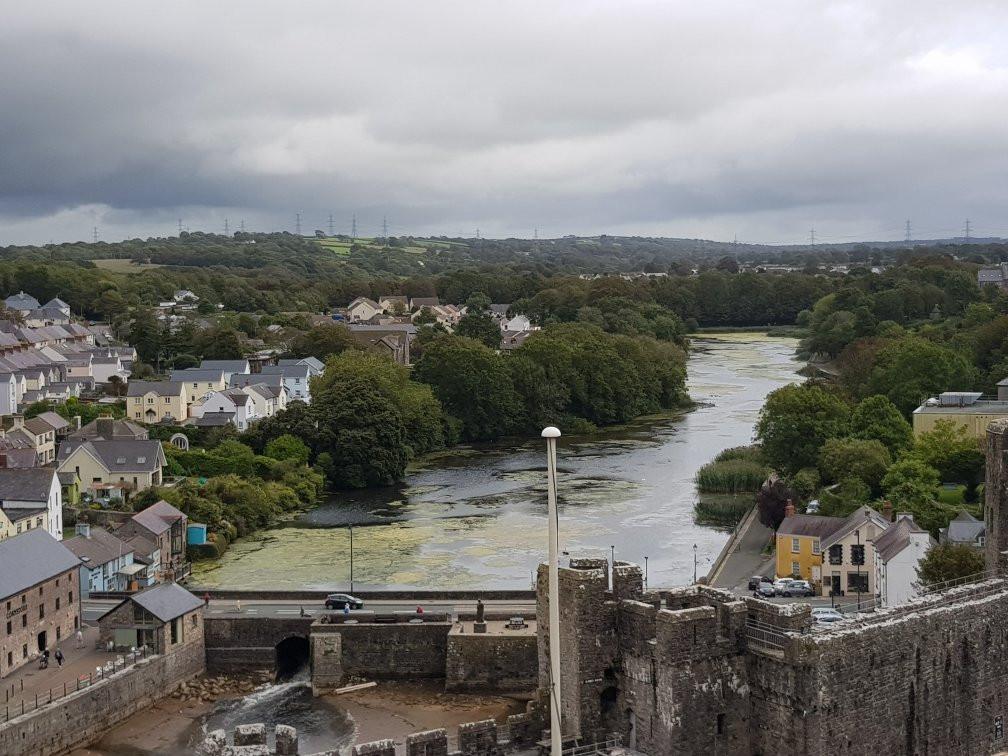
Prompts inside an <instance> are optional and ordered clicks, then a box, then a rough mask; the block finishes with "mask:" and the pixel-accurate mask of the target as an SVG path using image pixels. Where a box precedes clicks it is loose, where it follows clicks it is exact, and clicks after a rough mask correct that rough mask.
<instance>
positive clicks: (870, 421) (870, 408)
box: [850, 394, 913, 458]
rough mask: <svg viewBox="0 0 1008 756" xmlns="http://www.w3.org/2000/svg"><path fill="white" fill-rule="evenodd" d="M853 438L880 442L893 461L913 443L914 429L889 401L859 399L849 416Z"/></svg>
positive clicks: (878, 396)
mask: <svg viewBox="0 0 1008 756" xmlns="http://www.w3.org/2000/svg"><path fill="white" fill-rule="evenodd" d="M850 434H851V437H852V438H860V439H865V440H875V441H878V442H880V443H881V444H882V445H883V446H884V447H885V448H886V449H888V450H889V454H890V455H891V456H892V457H893V458H896V457H897V456H899V454H900V452H902V451H903V450H904V449H906V448H907V447H908V446H910V444H911V443H913V428H911V427H910V423H908V422H907V421H906V418H904V417H903V415H902V414H901V413H900V411H899V408H898V407H897V406H896V405H895V404H893V403H892V402H891V401H890V400H889V399H888V397H885V396H880V395H877V394H876V395H875V396H869V397H868V398H867V399H862V400H861V401H860V402H859V403H858V405H857V406H856V407H855V408H854V412H853V413H851V423H850Z"/></svg>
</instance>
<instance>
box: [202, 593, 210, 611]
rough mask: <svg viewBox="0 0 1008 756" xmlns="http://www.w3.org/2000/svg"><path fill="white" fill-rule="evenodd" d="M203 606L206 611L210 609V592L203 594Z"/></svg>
mask: <svg viewBox="0 0 1008 756" xmlns="http://www.w3.org/2000/svg"><path fill="white" fill-rule="evenodd" d="M203 606H204V607H205V608H207V609H209V608H210V591H207V592H206V593H204V594H203Z"/></svg>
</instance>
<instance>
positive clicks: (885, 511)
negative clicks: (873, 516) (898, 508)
mask: <svg viewBox="0 0 1008 756" xmlns="http://www.w3.org/2000/svg"><path fill="white" fill-rule="evenodd" d="M882 517H884V518H885V521H886V522H892V502H891V501H889V499H886V500H885V504H883V505H882Z"/></svg>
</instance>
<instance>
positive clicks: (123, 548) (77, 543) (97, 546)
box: [63, 527, 133, 569]
mask: <svg viewBox="0 0 1008 756" xmlns="http://www.w3.org/2000/svg"><path fill="white" fill-rule="evenodd" d="M63 545H64V546H66V547H67V548H68V549H70V551H72V552H73V553H74V554H76V555H77V556H78V557H80V560H81V561H82V562H83V563H84V564H85V565H86V566H87V567H88V568H89V569H94V568H95V567H97V566H100V565H103V564H106V563H107V562H111V561H112V560H113V559H118V558H119V557H120V556H121V555H122V554H129V553H130V552H132V551H133V549H132V548H130V546H129V545H128V544H126V543H124V542H123V541H121V540H119V539H118V538H116V537H115V536H114V535H112V534H111V533H109V532H108V531H107V530H105V528H94V527H93V528H91V537H90V538H87V537H85V536H82V535H76V536H74V537H73V538H65V539H64V540H63ZM85 557H86V558H85Z"/></svg>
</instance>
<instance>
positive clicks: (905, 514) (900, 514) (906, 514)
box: [896, 512, 914, 522]
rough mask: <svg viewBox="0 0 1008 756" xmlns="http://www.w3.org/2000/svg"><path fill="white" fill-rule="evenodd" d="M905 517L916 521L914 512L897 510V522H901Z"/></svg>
mask: <svg viewBox="0 0 1008 756" xmlns="http://www.w3.org/2000/svg"><path fill="white" fill-rule="evenodd" d="M904 517H905V518H906V519H908V520H910V522H913V521H914V519H913V512H897V513H896V521H897V522H899V521H900V520H901V519H903V518H904Z"/></svg>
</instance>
